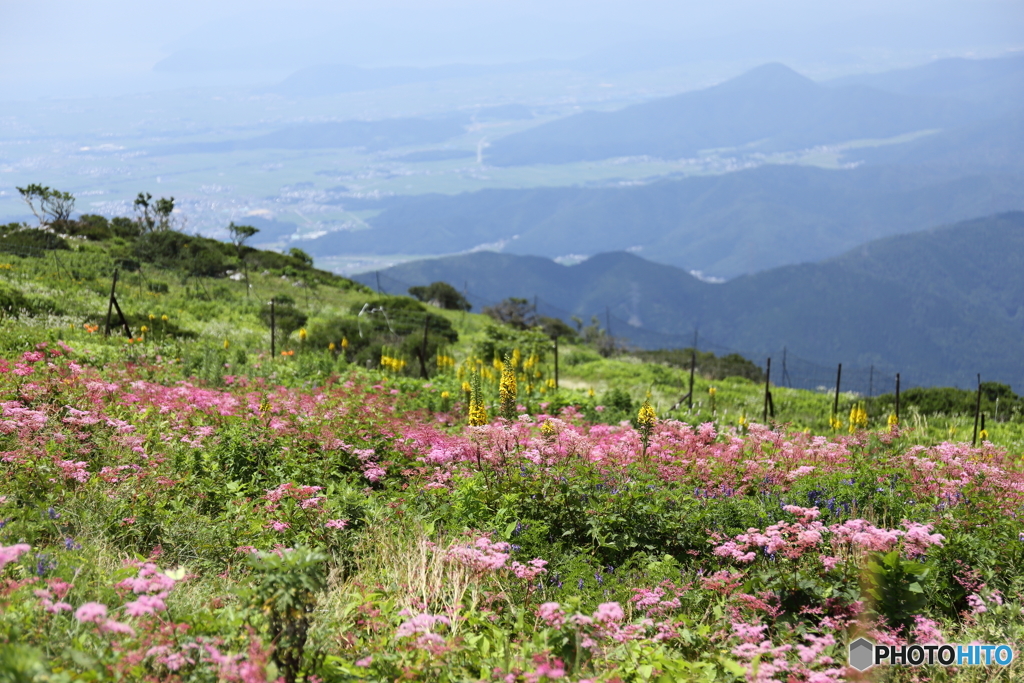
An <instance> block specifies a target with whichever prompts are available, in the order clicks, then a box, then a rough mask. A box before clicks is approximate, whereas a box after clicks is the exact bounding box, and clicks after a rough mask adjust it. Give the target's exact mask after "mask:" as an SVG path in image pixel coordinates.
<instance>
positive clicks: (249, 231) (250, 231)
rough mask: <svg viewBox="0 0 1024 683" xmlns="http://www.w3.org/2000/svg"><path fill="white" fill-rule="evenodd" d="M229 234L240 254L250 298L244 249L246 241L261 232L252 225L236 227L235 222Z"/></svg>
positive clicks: (230, 227) (246, 289) (239, 257)
mask: <svg viewBox="0 0 1024 683" xmlns="http://www.w3.org/2000/svg"><path fill="white" fill-rule="evenodd" d="M228 232H229V233H230V234H231V243H232V244H234V245H235V251H237V252H238V261H239V262H240V263H241V264H242V270H243V271H244V272H245V296H246V297H248V296H249V263H248V261H246V260H245V258H243V256H242V247H243V246H245V241H246V240H247V239H249V238H250V237H252V236H253V235H255V234H256V233H258V232H259V229H258V228H254V227H252V226H251V225H235V223H234V221H232V222H231V224H230V225H228Z"/></svg>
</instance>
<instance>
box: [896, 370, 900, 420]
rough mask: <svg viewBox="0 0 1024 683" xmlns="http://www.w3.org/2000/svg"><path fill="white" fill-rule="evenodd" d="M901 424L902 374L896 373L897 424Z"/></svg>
mask: <svg viewBox="0 0 1024 683" xmlns="http://www.w3.org/2000/svg"><path fill="white" fill-rule="evenodd" d="M899 423H900V373H898V372H897V373H896V424H899Z"/></svg>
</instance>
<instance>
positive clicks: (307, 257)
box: [288, 247, 313, 268]
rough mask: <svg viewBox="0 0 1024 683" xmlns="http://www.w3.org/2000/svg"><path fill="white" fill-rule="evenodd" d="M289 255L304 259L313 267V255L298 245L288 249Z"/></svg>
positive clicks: (304, 261)
mask: <svg viewBox="0 0 1024 683" xmlns="http://www.w3.org/2000/svg"><path fill="white" fill-rule="evenodd" d="M288 255H289V256H291V257H292V258H294V259H298V260H300V261H302V262H303V263H305V264H306V265H307V266H309V267H310V268H312V267H313V257H312V256H310V255H309V254H307V253H306V252H304V251H302V250H301V249H299V248H298V247H292V248H291V249H289V250H288Z"/></svg>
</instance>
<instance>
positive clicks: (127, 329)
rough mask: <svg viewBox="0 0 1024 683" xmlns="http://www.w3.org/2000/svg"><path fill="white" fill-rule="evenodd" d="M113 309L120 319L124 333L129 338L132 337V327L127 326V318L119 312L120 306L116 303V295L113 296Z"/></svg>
mask: <svg viewBox="0 0 1024 683" xmlns="http://www.w3.org/2000/svg"><path fill="white" fill-rule="evenodd" d="M113 302H114V310H116V311H117V317H119V318H120V319H121V325H123V326H124V333H125V336H127V337H128V338H129V339H131V338H132V328H130V327H128V319H127V318H125V317H124V313H122V312H121V307H120V306H119V305H118V304H117V297H116V296H115V297H114V298H113Z"/></svg>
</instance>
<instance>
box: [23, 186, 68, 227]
mask: <svg viewBox="0 0 1024 683" xmlns="http://www.w3.org/2000/svg"><path fill="white" fill-rule="evenodd" d="M18 192H19V193H20V194H21V198H22V199H24V200H25V203H26V204H28V208H29V209H31V210H32V215H33V216H35V217H36V218H37V219H38V220H39V225H40V226H44V225H53V224H55V223H56V224H60V223H66V222H67V221H68V220H69V219H70V218H71V212H72V211H74V209H75V196H74V195H73V194H71V193H70V192H61V191H60V190H53V189H51V188H49V187H46V186H44V185H39V184H37V183H32V184H31V185H29V186H28V187H19V188H18ZM37 203H38V204H39V208H38V209H37V208H36V204H37Z"/></svg>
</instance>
